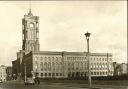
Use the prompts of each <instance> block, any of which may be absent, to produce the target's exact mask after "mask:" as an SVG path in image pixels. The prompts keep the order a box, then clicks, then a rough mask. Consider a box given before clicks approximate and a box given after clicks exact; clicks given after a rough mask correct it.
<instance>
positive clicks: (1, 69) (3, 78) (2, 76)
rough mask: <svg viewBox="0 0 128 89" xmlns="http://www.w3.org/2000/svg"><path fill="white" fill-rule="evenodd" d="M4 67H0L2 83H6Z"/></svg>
mask: <svg viewBox="0 0 128 89" xmlns="http://www.w3.org/2000/svg"><path fill="white" fill-rule="evenodd" d="M6 68H7V67H6V66H4V65H1V66H0V80H2V81H4V82H5V81H6V80H7V79H6V76H7V75H6Z"/></svg>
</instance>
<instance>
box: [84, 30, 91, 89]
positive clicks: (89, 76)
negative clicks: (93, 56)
mask: <svg viewBox="0 0 128 89" xmlns="http://www.w3.org/2000/svg"><path fill="white" fill-rule="evenodd" d="M90 35H91V33H88V32H87V33H85V37H86V39H87V59H88V82H89V88H91V86H92V85H91V70H90V60H89V37H90Z"/></svg>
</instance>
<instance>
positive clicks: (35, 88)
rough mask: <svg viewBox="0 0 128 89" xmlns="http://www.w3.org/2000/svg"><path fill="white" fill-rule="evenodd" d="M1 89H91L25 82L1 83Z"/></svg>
mask: <svg viewBox="0 0 128 89" xmlns="http://www.w3.org/2000/svg"><path fill="white" fill-rule="evenodd" d="M0 89H89V88H88V85H87V84H74V83H46V82H41V84H39V85H24V81H20V80H15V81H14V80H13V81H7V82H5V83H0ZM93 89H128V86H118V85H117V86H112V85H93Z"/></svg>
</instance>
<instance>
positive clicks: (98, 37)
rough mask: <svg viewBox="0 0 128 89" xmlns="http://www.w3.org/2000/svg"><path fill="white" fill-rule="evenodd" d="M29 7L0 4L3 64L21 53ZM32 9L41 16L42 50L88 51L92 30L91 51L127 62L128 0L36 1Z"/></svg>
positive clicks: (11, 3)
mask: <svg viewBox="0 0 128 89" xmlns="http://www.w3.org/2000/svg"><path fill="white" fill-rule="evenodd" d="M28 8H29V2H28V1H18V2H16V1H10V2H9V1H5V2H4V1H0V20H1V21H0V31H1V32H0V65H1V64H4V65H11V61H13V60H15V59H16V52H18V51H19V50H21V47H22V21H21V20H22V18H23V16H24V15H25V14H27V13H28ZM31 9H32V13H33V15H36V16H39V25H40V26H39V41H40V50H41V51H76V52H77V51H79V52H83V51H86V50H87V45H86V38H85V36H84V33H85V32H87V31H88V32H90V33H91V36H90V52H93V53H96V52H98V53H107V52H108V53H112V54H113V60H114V61H116V62H127V2H126V1H32V2H31Z"/></svg>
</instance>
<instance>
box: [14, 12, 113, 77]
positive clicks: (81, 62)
mask: <svg viewBox="0 0 128 89" xmlns="http://www.w3.org/2000/svg"><path fill="white" fill-rule="evenodd" d="M22 36H23V37H22V38H23V39H22V40H23V43H22V50H20V52H18V53H17V54H18V55H17V60H15V61H13V62H12V64H13V69H14V70H13V72H14V73H16V75H20V74H21V75H22V76H24V75H25V73H26V74H27V76H33V77H34V76H39V77H41V78H67V77H77V76H78V77H86V76H87V73H88V60H87V58H86V57H87V53H86V52H53V51H40V44H39V17H38V16H33V14H32V12H31V10H30V11H29V13H28V14H27V15H24V18H23V19H22ZM89 55H90V58H89V60H90V67H91V74H92V76H112V75H113V71H114V70H113V62H112V54H111V53H90V54H89Z"/></svg>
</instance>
